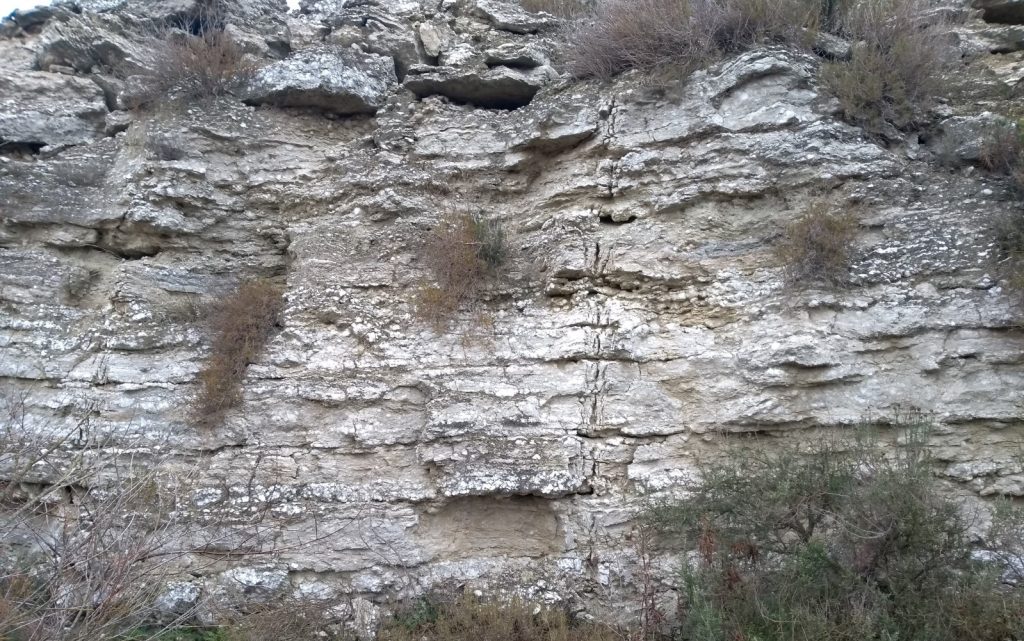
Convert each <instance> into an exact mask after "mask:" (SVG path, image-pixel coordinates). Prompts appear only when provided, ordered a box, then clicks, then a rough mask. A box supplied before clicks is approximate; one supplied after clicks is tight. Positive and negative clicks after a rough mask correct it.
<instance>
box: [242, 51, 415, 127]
mask: <svg viewBox="0 0 1024 641" xmlns="http://www.w3.org/2000/svg"><path fill="white" fill-rule="evenodd" d="M397 82H398V79H397V77H396V76H395V68H394V62H393V61H392V60H391V59H390V58H387V57H384V56H378V55H376V54H367V53H360V52H357V51H353V50H352V49H342V48H337V47H322V48H317V49H308V50H303V51H301V52H299V53H297V54H295V55H293V56H291V57H289V58H288V59H286V60H282V61H280V62H276V63H273V64H270V65H268V66H266V67H263V68H262V69H260V70H259V71H258V72H257V74H256V77H255V78H254V79H253V81H252V82H251V84H250V85H249V87H247V88H246V90H245V92H244V93H245V101H246V102H248V103H250V104H271V105H276V106H279V107H308V108H313V109H319V110H322V111H328V112H331V113H336V114H342V115H348V114H373V113H376V112H377V110H378V109H380V107H382V106H383V105H384V102H385V101H386V100H387V97H388V95H389V94H390V93H391V91H392V90H393V89H394V88H395V86H396V85H397Z"/></svg>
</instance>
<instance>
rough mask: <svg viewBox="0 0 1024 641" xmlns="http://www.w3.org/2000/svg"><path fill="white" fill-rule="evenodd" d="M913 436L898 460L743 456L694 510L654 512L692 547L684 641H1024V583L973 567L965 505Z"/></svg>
mask: <svg viewBox="0 0 1024 641" xmlns="http://www.w3.org/2000/svg"><path fill="white" fill-rule="evenodd" d="M911 434H912V437H911V439H910V443H909V444H908V445H906V446H904V447H901V448H899V449H896V450H889V451H887V450H885V449H883V448H882V447H881V446H879V445H878V444H877V443H874V442H872V441H870V440H837V441H834V442H824V443H822V442H818V443H816V444H813V445H812V446H810V447H809V448H808V450H807V451H801V452H797V451H784V452H782V453H780V454H777V455H769V454H766V453H764V451H763V450H762V449H759V448H757V447H756V446H754V447H751V448H749V449H748V448H744V449H739V448H736V449H734V450H732V451H730V452H729V453H728V457H727V458H726V459H725V460H724V461H716V463H715V465H713V466H711V465H709V466H707V467H706V468H705V469H704V470H703V482H702V483H701V484H700V485H698V486H696V487H694V488H693V495H692V496H691V497H690V498H688V499H687V500H686V501H685V502H683V503H680V504H676V505H669V506H663V507H661V508H659V509H657V510H656V511H655V512H654V513H653V519H654V522H655V524H656V525H657V526H659V528H660V529H661V531H662V532H663V533H664V534H665V535H666V536H669V537H671V538H674V539H675V540H676V541H681V542H683V544H684V546H685V547H686V548H690V549H695V550H696V555H695V559H694V561H693V562H692V563H688V564H687V565H686V567H685V569H684V571H683V579H684V580H683V587H684V590H683V592H684V596H685V602H686V603H685V614H684V619H683V622H682V623H683V639H685V640H693V641H698V640H699V641H719V640H721V641H733V640H735V639H758V640H759V641H865V640H878V641H883V640H884V641H889V640H896V639H899V640H900V641H968V640H969V641H1018V640H1020V639H1024V585H1019V584H1018V585H1017V586H1016V587H1011V586H1007V585H1005V584H1004V583H1003V581H1002V580H1001V577H1000V575H1001V572H1002V571H1003V568H1002V567H999V565H998V564H993V563H985V562H982V561H978V560H976V559H975V557H974V555H973V554H972V552H973V550H972V547H971V543H970V540H971V539H970V536H969V534H968V525H969V523H968V520H967V518H966V517H965V515H964V512H963V509H962V507H961V505H960V504H959V503H957V502H956V501H954V500H953V499H952V498H949V497H948V496H946V495H945V494H943V493H942V491H941V489H940V488H939V486H938V482H937V481H936V480H935V478H934V476H933V475H932V461H931V459H930V458H929V455H928V453H927V449H926V448H925V447H924V445H923V439H922V438H921V437H920V436H919V433H915V432H912V433H911ZM915 434H916V435H915ZM1022 516H1024V515H1022V514H1021V513H1019V512H1018V513H1016V514H1015V516H1014V518H1016V519H1018V520H1017V521H1016V522H1015V524H1014V527H1016V528H1017V529H1014V527H1009V528H1006V527H1004V528H1003V529H1002V530H1000V532H1001V533H1002V535H1003V536H1005V537H1006V538H1008V539H1010V541H1009V543H1010V545H1004V546H1003V549H1013V545H1014V544H1015V545H1017V546H1018V548H1017V549H1018V550H1019V549H1020V548H1019V546H1020V545H1021V543H1022V542H1024V539H1021V538H1019V537H1020V536H1021V533H1022V532H1021V531H1022V530H1024V518H1022ZM1007 533H1008V534H1007ZM1003 543H1007V541H1004V542H1003Z"/></svg>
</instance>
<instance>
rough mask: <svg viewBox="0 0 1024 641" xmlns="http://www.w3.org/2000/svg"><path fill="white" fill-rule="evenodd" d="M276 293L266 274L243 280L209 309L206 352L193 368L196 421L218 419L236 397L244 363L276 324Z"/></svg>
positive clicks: (278, 305) (258, 350)
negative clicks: (197, 367) (203, 360)
mask: <svg viewBox="0 0 1024 641" xmlns="http://www.w3.org/2000/svg"><path fill="white" fill-rule="evenodd" d="M281 294H282V292H281V288H280V287H278V286H277V285H275V284H273V283H271V282H270V281H267V280H253V281H248V282H244V283H242V284H241V285H240V286H239V287H238V289H236V290H235V291H234V292H233V293H232V294H231V295H229V296H227V297H226V298H225V299H224V300H223V301H221V302H220V304H218V305H217V306H215V307H214V309H213V310H212V312H211V313H210V332H211V344H210V356H209V357H208V359H207V361H206V365H205V367H203V369H202V371H200V372H199V393H198V395H197V397H196V399H195V408H194V410H195V417H196V420H197V422H199V423H200V424H201V425H206V426H212V425H215V424H217V423H219V422H220V421H221V420H222V419H223V418H224V414H225V413H226V412H227V411H228V410H229V409H231V408H232V407H234V406H235V405H237V404H238V403H239V402H240V401H241V395H242V381H243V380H244V379H245V370H246V367H248V365H249V363H252V362H254V361H255V360H256V359H257V358H258V357H259V355H260V353H261V352H262V351H263V348H264V347H265V346H266V343H267V340H268V339H269V338H270V333H271V331H273V329H274V326H275V325H276V324H277V318H278V315H279V314H280V312H281V309H282V306H283V301H282V299H281Z"/></svg>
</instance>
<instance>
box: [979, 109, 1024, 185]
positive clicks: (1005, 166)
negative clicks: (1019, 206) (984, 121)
mask: <svg viewBox="0 0 1024 641" xmlns="http://www.w3.org/2000/svg"><path fill="white" fill-rule="evenodd" d="M981 165H982V167H984V168H985V169H987V170H988V171H991V172H992V173H996V174H1002V175H1004V176H1009V177H1010V181H1011V184H1012V186H1013V188H1014V189H1015V190H1016V191H1017V192H1018V193H1020V194H1024V135H1022V134H1021V131H1020V127H1019V125H1006V126H1002V127H994V128H993V129H992V131H990V132H988V135H987V136H986V139H985V142H984V143H983V144H982V147H981Z"/></svg>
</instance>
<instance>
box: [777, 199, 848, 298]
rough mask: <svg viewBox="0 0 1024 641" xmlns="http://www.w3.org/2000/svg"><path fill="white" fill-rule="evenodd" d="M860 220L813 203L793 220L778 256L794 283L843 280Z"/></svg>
mask: <svg viewBox="0 0 1024 641" xmlns="http://www.w3.org/2000/svg"><path fill="white" fill-rule="evenodd" d="M856 235H857V221H856V220H855V219H854V218H853V216H852V215H850V214H849V213H845V212H842V213H833V212H831V211H830V210H829V208H828V205H826V204H825V203H821V202H817V203H813V204H812V205H811V206H810V207H808V208H807V211H806V213H804V215H803V216H801V217H800V218H797V219H796V220H794V221H793V222H792V223H790V224H789V225H788V226H787V227H786V230H785V234H784V235H783V239H782V241H781V242H779V243H778V244H777V245H776V246H775V255H776V257H777V258H778V259H779V261H780V262H781V263H782V264H783V265H785V267H786V273H787V277H788V278H789V279H790V280H791V281H792V282H797V283H799V282H822V283H825V284H830V285H837V284H840V283H842V282H843V280H844V279H845V277H846V274H847V272H848V270H849V267H850V260H851V256H852V251H853V249H852V245H853V241H854V239H855V238H856Z"/></svg>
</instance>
